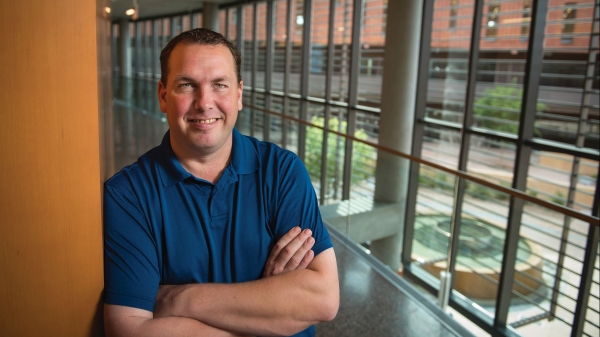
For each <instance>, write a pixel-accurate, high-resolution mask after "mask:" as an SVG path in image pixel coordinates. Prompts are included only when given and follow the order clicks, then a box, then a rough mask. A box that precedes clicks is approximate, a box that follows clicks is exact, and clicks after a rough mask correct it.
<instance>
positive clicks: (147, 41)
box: [141, 21, 150, 78]
mask: <svg viewBox="0 0 600 337" xmlns="http://www.w3.org/2000/svg"><path fill="white" fill-rule="evenodd" d="M147 24H148V21H143V22H142V27H143V30H142V65H141V69H142V77H144V78H147V77H148V72H147V70H148V64H150V62H149V61H150V60H148V56H147V55H148V53H147V50H148V49H150V37H149V36H148V33H147V32H148V29H147Z"/></svg>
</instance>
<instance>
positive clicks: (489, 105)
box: [473, 81, 546, 136]
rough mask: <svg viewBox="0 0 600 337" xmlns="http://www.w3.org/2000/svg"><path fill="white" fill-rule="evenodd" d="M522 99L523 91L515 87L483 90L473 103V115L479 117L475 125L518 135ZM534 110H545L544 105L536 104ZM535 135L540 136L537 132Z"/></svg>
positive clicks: (499, 86)
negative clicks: (481, 94)
mask: <svg viewBox="0 0 600 337" xmlns="http://www.w3.org/2000/svg"><path fill="white" fill-rule="evenodd" d="M515 83H516V82H515V81H513V84H515ZM522 97H523V89H519V88H517V87H515V86H503V85H496V86H495V87H493V88H488V89H485V91H484V92H483V96H482V97H480V98H478V99H477V100H476V101H475V106H474V107H473V112H474V114H475V115H476V116H481V117H480V118H477V119H476V125H477V126H480V127H484V128H487V129H490V130H496V131H502V132H508V133H513V134H516V133H518V131H519V123H518V122H519V115H520V111H521V100H522ZM536 109H537V111H542V110H544V109H546V105H545V104H543V103H537V105H536ZM535 133H536V135H538V136H540V134H539V131H538V130H535Z"/></svg>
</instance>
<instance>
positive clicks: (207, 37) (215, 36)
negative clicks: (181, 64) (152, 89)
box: [160, 28, 242, 86]
mask: <svg viewBox="0 0 600 337" xmlns="http://www.w3.org/2000/svg"><path fill="white" fill-rule="evenodd" d="M180 43H188V44H193V43H197V44H200V45H209V46H217V45H223V46H225V47H227V48H228V49H229V51H230V52H231V56H233V61H234V66H235V74H236V76H237V83H238V85H239V83H240V82H241V81H242V76H241V75H240V67H241V64H242V56H241V55H240V52H238V50H237V49H236V48H235V46H234V45H233V43H231V41H229V40H227V39H226V38H225V37H224V36H223V35H221V34H220V33H217V32H215V31H214V30H212V29H208V28H195V29H191V30H188V31H185V32H182V33H181V34H179V35H177V36H175V37H174V38H172V39H171V41H169V43H167V45H166V46H165V47H164V48H163V50H162V51H161V52H160V72H161V75H160V81H161V82H162V84H163V85H164V86H166V85H167V77H168V75H169V57H170V56H171V52H172V51H173V49H175V46H177V45H178V44H180Z"/></svg>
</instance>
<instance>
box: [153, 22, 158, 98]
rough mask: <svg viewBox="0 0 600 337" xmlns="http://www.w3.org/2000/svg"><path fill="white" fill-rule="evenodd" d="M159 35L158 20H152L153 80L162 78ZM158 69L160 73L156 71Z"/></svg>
mask: <svg viewBox="0 0 600 337" xmlns="http://www.w3.org/2000/svg"><path fill="white" fill-rule="evenodd" d="M158 34H159V33H158V20H152V78H155V79H156V78H159V77H160V60H159V55H160V51H159V46H158ZM157 69H158V72H157V71H156V70H157ZM153 101H156V100H153Z"/></svg>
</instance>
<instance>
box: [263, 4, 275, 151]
mask: <svg viewBox="0 0 600 337" xmlns="http://www.w3.org/2000/svg"><path fill="white" fill-rule="evenodd" d="M273 6H274V4H273V1H272V0H270V1H267V22H266V24H267V41H266V42H267V45H266V49H265V77H264V78H265V109H266V110H269V111H270V110H271V82H272V80H271V77H272V76H273V18H274V13H273V12H274V11H273ZM263 118H264V121H263V138H264V140H265V141H267V142H268V141H270V138H271V114H268V113H265V114H263Z"/></svg>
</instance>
